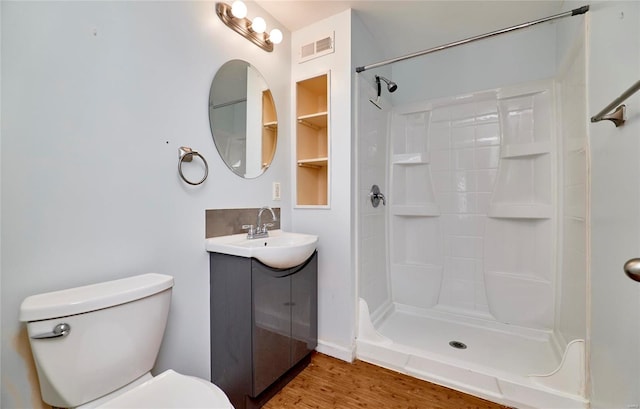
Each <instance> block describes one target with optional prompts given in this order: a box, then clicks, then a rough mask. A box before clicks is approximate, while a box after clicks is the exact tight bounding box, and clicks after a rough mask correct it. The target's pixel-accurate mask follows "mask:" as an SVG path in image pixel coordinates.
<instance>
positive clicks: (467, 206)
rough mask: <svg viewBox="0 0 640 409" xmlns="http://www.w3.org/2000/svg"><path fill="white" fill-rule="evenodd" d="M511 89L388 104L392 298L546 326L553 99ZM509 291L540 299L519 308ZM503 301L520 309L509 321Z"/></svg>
mask: <svg viewBox="0 0 640 409" xmlns="http://www.w3.org/2000/svg"><path fill="white" fill-rule="evenodd" d="M534 88H535V87H534ZM536 89H537V88H536ZM518 91H519V90H516V91H514V92H512V93H511V94H509V95H508V97H509V98H511V99H508V100H507V101H506V102H505V101H504V100H503V99H502V97H501V95H502V94H503V90H496V91H492V92H482V93H478V94H475V95H471V96H466V97H465V98H451V99H448V100H443V101H437V102H433V103H432V102H426V103H424V104H423V108H422V109H419V107H417V106H416V105H414V106H411V107H399V108H398V109H397V110H396V113H395V115H394V116H393V118H392V126H391V138H392V152H391V155H390V157H391V162H392V164H391V175H390V180H391V186H390V187H391V193H392V194H391V198H390V201H391V209H390V212H391V215H390V231H391V234H390V251H391V263H390V265H391V267H390V277H391V288H392V294H393V301H394V302H397V303H400V304H405V305H409V306H412V307H418V308H430V307H436V306H437V308H438V309H439V310H445V311H449V312H453V313H456V314H463V315H467V316H473V317H481V318H488V319H493V318H496V319H497V320H498V321H501V322H505V323H517V324H522V325H527V324H529V323H532V322H533V325H532V326H533V327H548V325H549V322H547V321H548V320H547V318H548V316H549V314H548V312H549V311H553V299H552V298H551V299H549V297H548V295H549V294H552V292H551V286H552V281H551V280H550V279H549V276H550V275H551V274H552V272H553V269H552V268H551V266H550V265H549V263H547V261H549V260H550V259H551V257H550V254H551V251H550V250H549V248H550V246H552V245H553V237H552V236H551V234H552V229H551V226H552V224H551V223H550V222H549V219H550V217H551V216H550V211H549V209H550V207H551V205H552V203H551V199H550V197H551V196H552V194H551V192H552V183H551V181H550V167H549V164H550V146H551V141H552V139H551V133H550V131H549V129H550V122H551V120H552V118H551V117H550V116H549V112H550V110H551V107H552V99H551V98H550V93H549V92H548V91H547V93H546V94H544V93H542V94H540V92H538V91H535V90H534V91H532V89H531V88H530V87H529V88H527V87H525V89H524V91H523V92H524V93H525V95H519V94H518ZM540 95H542V96H540ZM500 107H502V110H501V109H500ZM505 107H506V108H505ZM501 111H502V112H501ZM501 115H502V116H503V117H505V118H501ZM501 119H502V123H501ZM506 127H510V128H511V129H510V130H506V129H503V128H506ZM505 135H506V136H505ZM540 135H542V137H541V136H540ZM506 142H509V143H506ZM540 208H542V210H540ZM530 266H533V267H531V268H530ZM540 276H541V277H540ZM487 278H490V279H491V283H490V286H489V288H488V286H487ZM529 289H532V291H531V292H529ZM489 297H493V299H490V298H489ZM517 297H520V298H526V299H527V301H530V300H529V298H536V297H540V300H539V301H540V302H538V301H536V300H532V301H531V303H529V304H528V305H526V306H525V305H521V304H522V303H518V300H517V299H515V298H517ZM502 299H507V300H508V301H507V302H502V301H501V300H502ZM541 303H542V304H541ZM511 308H514V310H515V311H517V312H518V313H521V314H522V315H523V316H524V317H525V318H524V319H523V320H521V321H520V322H514V321H513V320H512V315H513V314H512V313H510V309H511ZM527 308H530V309H532V310H533V311H534V313H533V316H534V317H533V318H531V317H530V314H529V313H528V312H527ZM540 311H541V312H540ZM496 313H497V314H496ZM540 314H542V315H544V317H545V318H544V320H542V321H545V322H544V324H541V323H540V320H539V319H538V318H539V316H538V315H540Z"/></svg>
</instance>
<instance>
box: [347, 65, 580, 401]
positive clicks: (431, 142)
mask: <svg viewBox="0 0 640 409" xmlns="http://www.w3.org/2000/svg"><path fill="white" fill-rule="evenodd" d="M579 67H580V66H579V65H577V68H576V66H572V68H567V70H568V72H567V73H566V75H567V76H571V75H573V71H571V70H574V71H575V70H577V69H579ZM396 81H397V82H399V83H401V81H399V80H396ZM563 84H564V83H563V81H562V77H560V78H555V79H549V80H542V81H531V82H527V83H522V84H517V85H513V86H505V87H499V88H495V89H490V90H484V91H480V92H474V93H469V94H465V95H456V96H452V97H448V98H440V99H435V100H427V101H422V102H418V103H411V104H407V105H404V106H403V105H400V106H390V104H389V102H388V101H385V104H383V109H382V110H378V109H376V107H373V106H372V105H371V104H370V103H369V102H368V101H367V99H368V95H370V94H371V93H372V89H371V83H370V81H367V80H366V78H359V83H358V93H359V95H358V103H357V105H358V110H357V112H358V118H357V123H358V131H357V132H358V144H359V145H360V146H359V149H358V152H359V157H358V165H357V168H358V169H359V172H358V186H359V189H360V190H359V191H360V192H361V193H360V197H361V199H360V200H362V203H361V204H360V205H359V206H358V209H359V215H358V222H359V229H358V234H359V236H360V237H359V239H358V243H359V248H358V254H359V262H360V265H359V270H358V271H359V274H358V281H359V285H358V287H359V318H358V333H357V340H356V345H357V347H356V348H357V351H356V354H357V357H358V358H359V359H362V360H365V361H368V362H371V363H374V364H377V365H380V366H384V367H387V368H390V369H394V370H396V371H399V372H403V373H407V374H410V375H413V376H416V377H419V378H421V379H425V380H428V381H432V382H435V383H438V384H442V385H445V386H448V387H451V388H454V389H458V390H461V391H463V392H467V393H471V394H474V395H477V396H481V397H484V398H486V399H489V400H492V401H495V402H499V403H503V404H506V405H513V406H517V407H519V408H585V407H587V406H588V401H587V399H586V398H585V389H586V386H585V385H586V368H585V341H584V338H585V336H584V327H585V325H586V324H585V323H584V322H583V321H584V319H583V318H580V317H573V318H572V313H573V312H575V311H576V310H577V311H579V309H580V305H581V303H582V302H583V297H584V296H582V298H581V296H576V297H575V298H576V299H575V300H570V298H571V296H566V293H567V292H568V291H580V290H581V289H584V287H583V286H584V283H583V282H582V283H577V282H570V281H571V280H573V278H574V277H575V276H578V277H579V276H580V272H579V270H580V269H581V268H583V267H584V266H585V261H584V260H585V259H586V250H585V249H584V248H583V247H584V245H581V244H580V241H582V242H584V241H585V239H584V231H585V229H586V227H585V226H586V223H585V220H586V214H585V212H586V210H585V207H584V204H581V203H583V202H584V197H582V196H580V193H584V191H585V189H584V185H585V183H586V182H585V176H584V175H585V173H586V170H585V169H581V167H580V166H581V165H584V164H585V163H586V162H585V160H586V159H585V150H586V149H585V146H586V136H585V135H586V132H583V131H582V129H580V127H579V126H578V127H577V129H576V126H574V125H572V126H573V128H571V127H567V126H565V125H563V124H564V122H563V121H559V120H558V115H559V114H558V111H559V110H560V108H562V113H563V115H571V117H578V116H579V115H582V114H584V112H581V110H584V103H583V104H580V103H579V101H580V98H582V96H581V95H580V94H579V93H576V92H575V91H571V92H565V90H564V89H563V87H564V85H563ZM574 88H575V87H574ZM560 91H563V92H560ZM367 147H369V149H367ZM382 182H384V183H382ZM373 184H378V185H380V186H379V190H381V191H384V192H385V193H387V195H386V202H387V206H379V207H377V208H374V207H373V206H372V205H371V202H370V198H371V193H370V192H369V188H370V187H371V186H372V185H373ZM376 187H378V186H376ZM579 279H581V280H583V281H584V277H582V278H579ZM569 288H571V290H569ZM563 298H564V300H563V302H564V303H565V304H567V305H569V307H567V305H563V303H562V302H560V301H561V299H563ZM571 304H574V305H577V306H578V307H576V308H575V309H572V308H571ZM583 307H584V305H583ZM572 319H573V320H575V321H576V322H571V320H572Z"/></svg>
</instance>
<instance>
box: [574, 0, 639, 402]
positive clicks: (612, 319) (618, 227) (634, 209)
mask: <svg viewBox="0 0 640 409" xmlns="http://www.w3.org/2000/svg"><path fill="white" fill-rule="evenodd" d="M588 33H589V37H588V39H589V40H588V41H589V51H588V53H587V55H588V70H587V86H588V93H587V95H588V99H589V102H588V106H589V108H588V109H589V116H591V115H595V114H596V113H597V112H598V111H600V110H601V109H603V108H604V107H605V106H606V105H607V104H609V103H610V102H611V101H613V100H614V99H615V98H616V97H617V96H619V95H620V94H621V93H622V92H623V91H624V90H626V89H628V88H629V87H630V86H631V85H633V84H634V83H635V82H636V81H638V80H639V79H640V3H639V2H635V1H631V2H629V1H602V2H600V1H599V2H593V3H592V4H591V10H590V11H589V26H588ZM625 104H626V105H627V118H628V119H627V122H626V123H625V124H624V126H622V127H620V128H616V127H615V126H614V125H613V124H612V123H611V122H609V121H602V122H598V123H593V124H589V125H588V129H589V140H590V144H591V149H590V152H591V164H592V166H591V283H590V284H591V285H590V287H589V288H590V295H591V314H590V315H591V316H590V319H591V333H590V341H591V342H590V347H591V356H590V362H589V363H590V371H591V399H592V407H593V408H598V409H609V408H634V407H640V387H639V386H640V384H639V381H638V380H639V379H640V284H639V283H636V282H633V281H631V280H629V279H628V278H627V277H626V276H625V275H624V273H623V269H622V266H623V265H624V263H625V262H626V261H627V260H628V259H630V258H634V257H638V256H639V253H640V251H639V248H638V244H639V243H640V212H639V210H638V202H640V182H639V178H638V176H639V175H640V162H638V160H637V158H638V154H639V152H640V140H639V139H638V136H639V135H640V92H638V93H636V94H635V95H633V96H632V97H630V98H629V99H627V101H626V102H625Z"/></svg>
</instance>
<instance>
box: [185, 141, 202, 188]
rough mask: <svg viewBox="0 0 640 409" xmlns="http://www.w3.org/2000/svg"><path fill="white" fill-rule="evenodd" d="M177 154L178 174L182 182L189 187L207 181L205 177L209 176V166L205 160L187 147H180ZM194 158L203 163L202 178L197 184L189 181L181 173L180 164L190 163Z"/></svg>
mask: <svg viewBox="0 0 640 409" xmlns="http://www.w3.org/2000/svg"><path fill="white" fill-rule="evenodd" d="M178 154H179V155H180V160H179V161H178V173H180V177H181V178H182V180H184V181H185V182H187V183H188V184H190V185H193V186H197V185H199V184H201V183H202V182H204V181H205V180H206V179H207V176H208V175H209V164H208V163H207V160H206V159H205V158H204V156H202V155H200V153H198V152H197V151H194V150H193V149H191V148H189V147H188V146H181V147H180V149H179V150H178ZM194 156H197V157H199V158H200V159H202V162H204V176H203V177H202V179H200V180H199V181H198V182H192V181H190V180H189V179H187V178H186V177H185V176H184V174H183V173H182V163H183V162H191V161H192V160H193V157H194Z"/></svg>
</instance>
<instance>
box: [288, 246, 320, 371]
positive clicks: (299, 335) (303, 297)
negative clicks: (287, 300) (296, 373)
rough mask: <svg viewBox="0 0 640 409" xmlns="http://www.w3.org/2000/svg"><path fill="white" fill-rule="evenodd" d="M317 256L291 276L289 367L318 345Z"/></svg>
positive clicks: (315, 254)
mask: <svg viewBox="0 0 640 409" xmlns="http://www.w3.org/2000/svg"><path fill="white" fill-rule="evenodd" d="M317 258H318V254H317V253H314V255H313V257H312V258H311V259H309V260H308V261H307V262H306V263H305V266H304V267H303V268H302V269H301V270H300V271H299V272H297V273H295V274H293V275H292V276H291V365H292V366H293V365H295V364H297V363H298V362H299V361H300V360H301V359H302V358H304V357H305V356H307V355H308V354H309V353H311V352H312V351H313V350H314V349H315V348H316V346H317V345H318V264H317V262H316V259H317Z"/></svg>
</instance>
